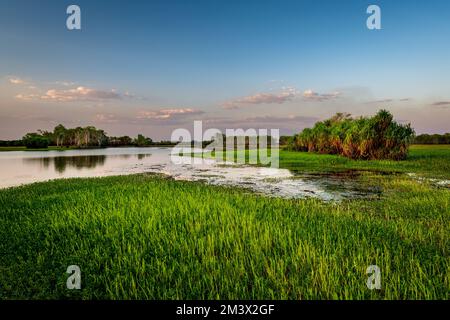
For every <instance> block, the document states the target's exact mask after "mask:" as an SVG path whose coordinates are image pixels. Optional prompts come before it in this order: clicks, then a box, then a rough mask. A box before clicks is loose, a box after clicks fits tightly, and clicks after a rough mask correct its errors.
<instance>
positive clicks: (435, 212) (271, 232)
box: [0, 174, 450, 299]
mask: <svg viewBox="0 0 450 320" xmlns="http://www.w3.org/2000/svg"><path fill="white" fill-rule="evenodd" d="M367 179H368V183H371V184H376V185H377V186H379V187H380V188H382V191H383V192H382V194H383V196H382V197H381V198H380V199H379V200H352V201H343V202H340V203H326V202H323V201H320V200H316V199H307V200H286V199H280V198H269V197H263V196H258V195H255V194H252V193H250V192H247V191H245V190H243V189H239V188H226V187H217V186H208V185H205V184H202V183H194V182H183V181H174V180H171V179H167V178H164V177H160V176H154V175H146V174H140V175H131V176H122V177H107V178H90V179H68V180H55V181H51V182H45V183H36V184H32V185H27V186H23V187H19V188H11V189H6V190H0V208H1V209H0V225H1V226H2V229H1V230H2V232H1V234H0V252H2V255H0V269H1V272H0V299H13V298H20V299H24V298H25V299H28V298H31V299H59V298H71V299H81V298H83V299H448V291H449V285H450V282H449V270H450V261H449V256H450V252H449V248H450V236H449V235H450V208H449V201H448V199H450V191H449V189H447V188H438V187H436V186H434V185H433V184H431V183H428V182H427V181H421V182H419V181H416V180H414V179H411V178H410V177H408V176H406V175H385V174H372V175H370V177H367ZM74 264H75V265H78V266H80V268H81V272H82V290H79V291H71V290H67V289H66V280H67V276H68V275H67V274H66V269H67V267H68V266H69V265H74ZM372 264H376V265H377V266H379V267H380V269H381V277H382V289H381V290H379V291H378V290H373V291H371V290H369V289H368V288H367V287H366V281H367V275H366V274H365V271H366V268H367V267H368V266H369V265H372Z"/></svg>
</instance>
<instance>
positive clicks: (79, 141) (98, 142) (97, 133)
mask: <svg viewBox="0 0 450 320" xmlns="http://www.w3.org/2000/svg"><path fill="white" fill-rule="evenodd" d="M49 145H52V146H57V147H76V148H89V147H122V146H137V147H145V146H161V145H172V143H171V142H170V141H161V142H153V140H152V139H151V138H148V137H145V136H144V135H142V134H139V135H138V136H137V137H136V138H131V137H129V136H121V137H108V136H107V135H106V133H105V131H104V130H101V129H97V128H95V127H93V126H87V127H77V128H66V127H64V126H63V125H61V124H59V125H57V126H56V127H55V128H54V129H53V131H46V130H38V132H32V133H27V134H26V135H25V136H24V137H23V138H22V140H12V141H0V146H3V147H16V146H26V147H27V148H30V149H31V148H32V149H39V148H47V147H48V146H49Z"/></svg>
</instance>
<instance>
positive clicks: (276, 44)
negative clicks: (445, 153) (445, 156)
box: [0, 0, 450, 140]
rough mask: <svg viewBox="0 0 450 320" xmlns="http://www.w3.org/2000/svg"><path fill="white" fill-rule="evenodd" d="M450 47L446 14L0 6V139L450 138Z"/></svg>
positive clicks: (405, 9)
mask: <svg viewBox="0 0 450 320" xmlns="http://www.w3.org/2000/svg"><path fill="white" fill-rule="evenodd" d="M71 4H76V5H78V6H79V7H80V9H81V30H68V29H67V27H66V19H67V18H68V16H69V15H68V14H67V13H66V9H67V7H68V6H69V5H71ZM371 4H376V5H378V6H379V7H380V9H381V30H369V29H368V28H367V26H366V20H367V18H368V17H369V14H367V12H366V10H367V7H368V6H369V5H371ZM449 40H450V1H447V0H434V1H433V0H430V1H418V0H409V1H406V0H404V1H402V0H398V1H397V0H396V1H377V0H372V1H366V0H345V1H344V0H329V1H326V0H303V1H302V0H292V1H288V0H277V1H275V0H273V1H266V0H226V1H225V0H208V1H206V0H183V1H174V0H173V1H171V0H164V1H139V0H134V1H133V0H129V1H114V0H108V1H106V0H102V1H100V0H87V1H85V0H71V1H65V0H53V1H51V0H40V1H33V0H28V1H24V0H0V43H1V46H0V139H3V140H5V139H18V138H21V137H22V136H23V135H24V134H25V133H27V132H35V131H36V130H38V129H44V130H51V129H52V128H53V127H55V126H56V125H57V124H59V123H62V124H63V125H65V126H66V127H76V126H87V125H94V126H96V127H99V128H102V129H104V130H105V131H106V132H107V133H108V134H109V135H113V136H118V135H130V136H136V135H137V134H138V133H143V134H145V135H147V136H150V137H151V138H153V140H160V139H169V138H170V136H171V133H172V131H173V130H175V129H177V128H186V129H188V130H192V127H193V121H194V120H202V121H203V126H204V128H218V129H221V130H225V129H226V128H244V129H247V128H267V129H280V132H281V133H282V134H292V133H296V132H299V131H301V130H302V129H303V128H305V127H310V126H312V125H313V124H314V123H315V122H316V121H319V120H323V119H326V118H328V117H331V116H332V115H333V114H335V113H336V112H348V113H351V114H352V115H354V116H360V115H373V114H374V113H376V112H377V111H378V110H379V109H382V108H383V109H387V110H389V111H391V112H392V113H393V114H394V117H395V119H396V120H397V121H399V122H401V123H411V125H412V126H413V127H414V128H415V130H416V132H417V133H444V132H450V125H449V123H450V121H449V120H450V76H449V75H450V41H449Z"/></svg>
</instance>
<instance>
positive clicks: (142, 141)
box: [134, 134, 153, 147]
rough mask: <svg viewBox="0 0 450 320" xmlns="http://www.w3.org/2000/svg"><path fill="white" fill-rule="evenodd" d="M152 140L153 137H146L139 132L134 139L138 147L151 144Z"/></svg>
mask: <svg viewBox="0 0 450 320" xmlns="http://www.w3.org/2000/svg"><path fill="white" fill-rule="evenodd" d="M152 142H153V141H152V139H150V138H147V137H144V136H143V135H142V134H138V136H137V138H136V139H134V144H135V145H136V146H138V147H145V146H149V145H151V144H152Z"/></svg>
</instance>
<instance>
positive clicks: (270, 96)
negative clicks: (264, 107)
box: [223, 87, 298, 109]
mask: <svg viewBox="0 0 450 320" xmlns="http://www.w3.org/2000/svg"><path fill="white" fill-rule="evenodd" d="M297 94H298V93H297V90H296V89H295V88H292V87H286V88H284V89H283V90H282V91H281V92H279V93H257V94H255V95H251V96H246V97H243V98H238V99H235V100H231V101H227V102H225V103H224V104H223V108H224V109H238V108H240V107H242V106H243V105H257V104H274V103H276V104H282V103H285V102H288V101H292V100H293V99H294V98H295V97H296V96H297Z"/></svg>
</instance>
